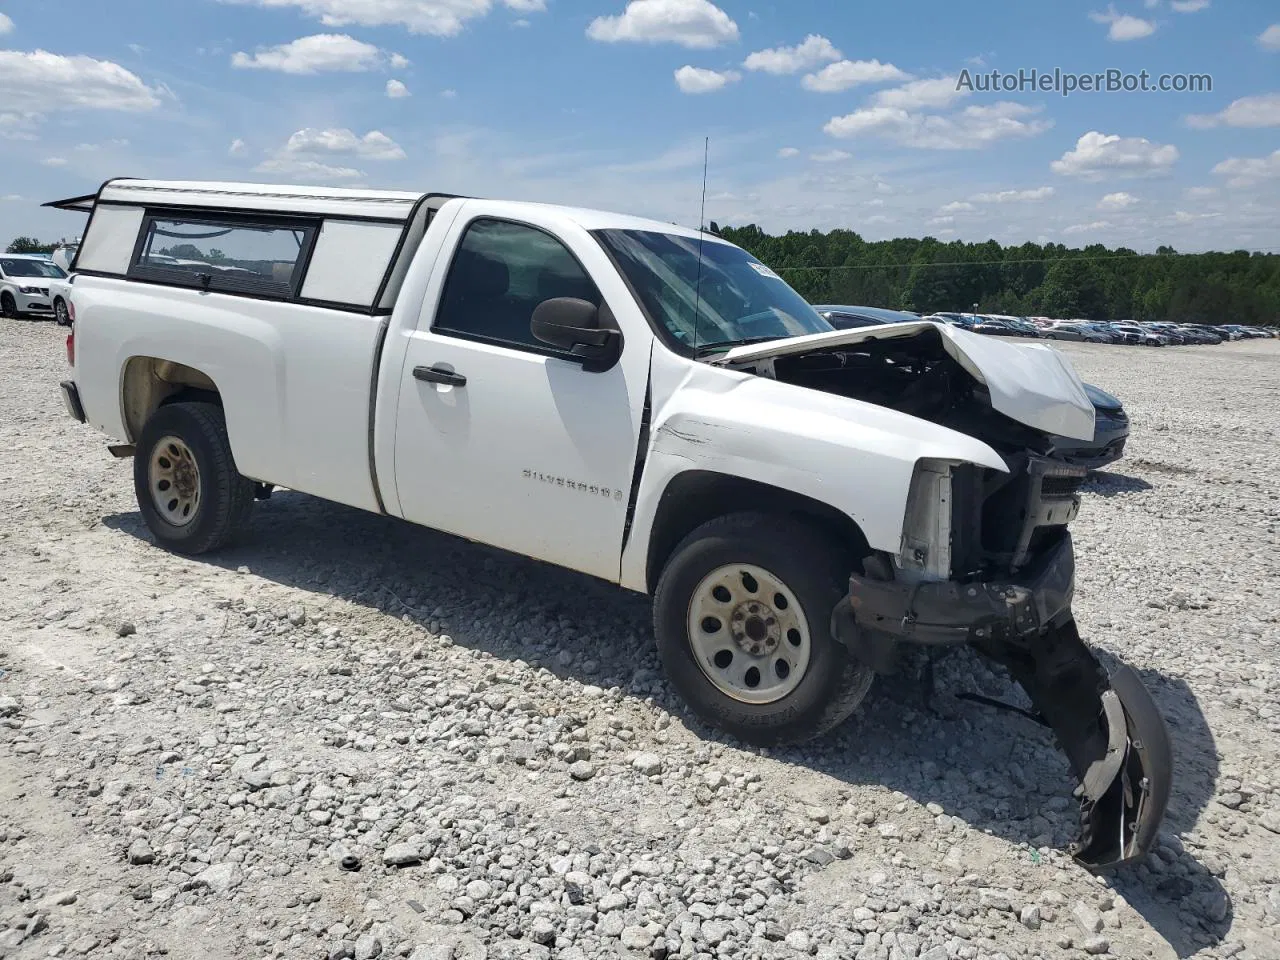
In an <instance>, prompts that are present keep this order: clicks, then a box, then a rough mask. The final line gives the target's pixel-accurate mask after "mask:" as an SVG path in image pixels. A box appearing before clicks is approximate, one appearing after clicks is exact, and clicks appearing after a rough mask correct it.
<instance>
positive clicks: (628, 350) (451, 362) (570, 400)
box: [395, 201, 652, 581]
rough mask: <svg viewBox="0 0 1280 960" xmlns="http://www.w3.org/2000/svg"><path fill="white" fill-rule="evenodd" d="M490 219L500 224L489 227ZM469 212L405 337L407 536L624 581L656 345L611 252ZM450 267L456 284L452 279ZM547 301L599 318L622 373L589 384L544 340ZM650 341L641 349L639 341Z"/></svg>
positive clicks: (552, 230)
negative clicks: (612, 338)
mask: <svg viewBox="0 0 1280 960" xmlns="http://www.w3.org/2000/svg"><path fill="white" fill-rule="evenodd" d="M487 209H491V210H493V211H494V215H486V213H485V211H486V210H487ZM501 210H502V207H501V206H500V205H486V203H485V202H484V201H470V202H469V203H468V206H467V207H466V208H464V210H463V211H462V213H461V214H460V215H459V217H458V218H457V219H456V220H455V221H454V223H453V224H452V225H451V227H450V228H449V229H450V231H451V234H450V236H448V237H446V238H445V240H444V243H443V250H444V251H451V254H450V253H444V254H442V255H441V260H440V261H439V263H440V268H437V270H436V271H435V275H434V276H433V277H432V279H431V281H430V282H429V284H428V287H427V291H426V295H425V302H424V305H423V308H422V312H421V315H420V317H419V321H418V327H417V329H416V330H414V331H413V332H411V333H410V334H409V335H408V343H407V345H406V352H405V363H404V366H403V368H402V374H401V377H402V382H401V384H400V390H399V400H398V409H397V413H396V436H395V482H396V487H397V490H396V494H397V497H398V498H399V502H400V510H401V514H402V515H403V517H404V518H405V519H406V520H410V521H412V522H414V523H419V524H422V525H424V526H428V527H432V528H435V529H437V530H443V531H446V532H448V533H453V534H457V535H459V536H462V537H466V538H468V539H470V540H475V541H479V542H481V543H487V544H491V545H493V546H496V547H501V548H503V549H506V550H511V551H513V552H516V553H520V554H523V555H525V556H529V557H534V558H536V559H539V560H545V561H547V562H550V563H555V564H559V565H561V566H565V567H569V568H571V569H574V570H580V571H582V572H584V573H589V574H592V575H594V576H598V577H603V578H606V579H609V580H612V581H617V580H618V577H619V563H620V557H621V553H622V538H623V529H624V526H625V521H626V515H627V508H628V502H629V497H630V490H631V482H632V473H633V471H634V467H635V462H636V444H637V442H638V439H639V432H640V421H641V417H642V414H643V407H644V400H645V389H646V386H647V382H648V373H649V358H650V349H651V344H652V335H651V334H650V333H649V331H648V328H647V326H646V327H644V329H643V331H640V330H635V329H634V328H633V331H632V332H633V335H631V336H628V335H627V329H626V323H625V321H626V320H627V319H628V318H630V319H631V321H632V323H635V322H636V321H639V322H640V323H641V324H643V320H641V319H640V318H639V314H638V313H637V312H636V309H635V307H634V301H633V300H632V298H631V297H630V294H629V293H628V292H627V289H626V287H625V285H624V284H623V282H622V280H621V278H620V277H619V276H618V274H617V272H616V270H615V269H614V268H613V266H612V264H611V263H610V261H609V260H608V258H607V257H606V256H605V254H604V252H603V250H601V249H600V247H599V245H598V244H597V243H596V242H595V241H594V240H593V239H592V238H591V237H590V235H589V234H588V233H587V232H586V231H584V230H582V229H581V228H580V227H577V226H576V225H566V224H565V223H564V222H563V220H561V219H559V218H555V217H553V216H550V215H546V216H545V217H540V216H539V215H538V214H525V213H523V212H522V213H521V215H520V218H519V220H518V221H517V220H513V219H510V218H504V217H502V216H499V215H497V212H498V211H501ZM446 264H447V268H446ZM553 297H578V298H581V299H584V300H590V301H591V302H592V303H595V304H597V305H598V304H600V303H602V302H604V301H605V299H606V298H608V302H609V303H610V306H611V309H613V310H614V312H615V314H618V315H619V316H618V320H619V325H620V326H622V327H623V336H624V345H623V349H622V357H621V359H620V360H619V362H618V363H616V364H615V365H614V366H613V367H612V368H611V369H609V370H606V371H603V372H599V373H591V372H587V371H585V370H584V369H583V367H582V364H581V362H579V361H577V360H575V359H574V358H572V357H570V356H568V355H567V354H566V353H565V352H563V351H560V350H557V349H556V348H553V347H551V346H549V345H548V344H545V343H542V342H541V341H539V340H537V339H536V338H535V337H534V336H533V335H532V333H531V332H530V329H529V321H530V318H531V315H532V313H533V311H534V308H535V307H537V306H538V305H539V304H540V303H542V302H543V301H544V300H548V299H551V298H553ZM641 334H643V335H641Z"/></svg>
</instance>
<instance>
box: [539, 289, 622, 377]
mask: <svg viewBox="0 0 1280 960" xmlns="http://www.w3.org/2000/svg"><path fill="white" fill-rule="evenodd" d="M603 310H604V312H605V316H606V317H608V318H610V319H611V318H612V314H610V313H609V312H608V310H609V308H608V307H607V306H606V307H604V308H603ZM600 321H601V311H600V310H597V309H596V307H595V305H594V304H592V303H589V302H588V301H586V300H579V299H577V298H576V297H555V298H553V299H551V300H544V301H543V302H542V303H540V304H538V306H537V308H536V309H535V310H534V311H533V317H532V318H531V319H530V320H529V330H530V332H531V333H532V334H533V335H534V336H535V337H536V338H537V339H539V340H541V341H542V342H543V343H549V344H551V345H552V346H553V347H559V348H560V349H561V350H567V351H569V353H570V354H572V355H573V356H575V357H578V358H580V359H581V360H582V369H583V370H586V371H587V372H588V373H600V372H602V371H604V370H608V369H609V368H610V367H612V366H613V365H614V364H615V363H616V362H617V360H618V357H619V356H621V354H622V334H621V333H619V332H618V331H617V330H616V329H614V328H613V327H612V326H603V325H602V324H601V322H600Z"/></svg>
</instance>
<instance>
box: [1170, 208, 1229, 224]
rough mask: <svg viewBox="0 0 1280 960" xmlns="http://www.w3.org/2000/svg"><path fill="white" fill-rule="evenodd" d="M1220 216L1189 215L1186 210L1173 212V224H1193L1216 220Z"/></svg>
mask: <svg viewBox="0 0 1280 960" xmlns="http://www.w3.org/2000/svg"><path fill="white" fill-rule="evenodd" d="M1220 216H1222V214H1220V213H1190V212H1188V211H1186V210H1175V211H1173V220H1174V222H1175V223H1195V222H1196V221H1198V220H1216V219H1217V218H1218V217H1220Z"/></svg>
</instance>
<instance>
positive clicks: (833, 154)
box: [809, 150, 853, 163]
mask: <svg viewBox="0 0 1280 960" xmlns="http://www.w3.org/2000/svg"><path fill="white" fill-rule="evenodd" d="M809 159H810V160H812V161H813V162H814V163H840V162H841V161H844V160H852V159H853V154H852V153H847V152H845V151H844V150H824V151H823V152H821V153H811V154H810V155H809Z"/></svg>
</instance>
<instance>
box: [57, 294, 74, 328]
mask: <svg viewBox="0 0 1280 960" xmlns="http://www.w3.org/2000/svg"><path fill="white" fill-rule="evenodd" d="M53 318H54V319H55V320H56V321H58V326H60V327H69V326H71V313H70V311H68V310H67V301H65V300H63V299H62V298H61V297H57V298H56V299H55V300H54V301H53Z"/></svg>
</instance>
